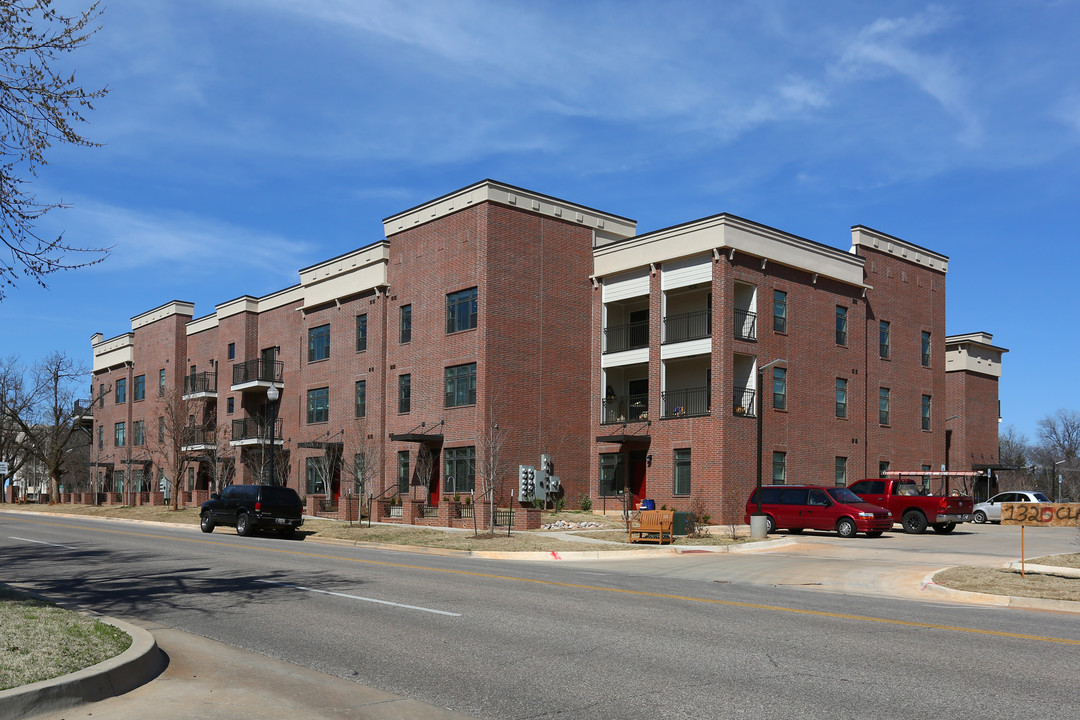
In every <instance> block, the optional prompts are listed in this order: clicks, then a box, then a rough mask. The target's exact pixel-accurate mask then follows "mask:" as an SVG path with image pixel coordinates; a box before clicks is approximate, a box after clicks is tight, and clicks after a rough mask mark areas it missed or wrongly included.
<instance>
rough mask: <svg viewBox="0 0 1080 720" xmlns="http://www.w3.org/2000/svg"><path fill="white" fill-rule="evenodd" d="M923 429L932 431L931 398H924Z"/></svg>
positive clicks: (927, 396)
mask: <svg viewBox="0 0 1080 720" xmlns="http://www.w3.org/2000/svg"><path fill="white" fill-rule="evenodd" d="M922 429H923V430H929V429H930V396H929V395H923V396H922Z"/></svg>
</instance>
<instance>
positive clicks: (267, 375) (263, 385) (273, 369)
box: [231, 358, 285, 392]
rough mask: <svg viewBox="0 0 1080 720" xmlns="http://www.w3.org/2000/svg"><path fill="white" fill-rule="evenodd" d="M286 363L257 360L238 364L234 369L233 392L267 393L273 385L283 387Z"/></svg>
mask: <svg viewBox="0 0 1080 720" xmlns="http://www.w3.org/2000/svg"><path fill="white" fill-rule="evenodd" d="M284 370H285V363H283V362H282V361H280V360H275V361H273V362H267V361H263V360H260V359H258V358H256V359H255V360H246V361H244V362H241V363H236V364H235V365H233V367H232V371H233V372H232V388H231V389H232V390H233V392H266V389H267V388H268V387H270V386H271V385H278V386H280V385H281V378H282V373H283V372H284Z"/></svg>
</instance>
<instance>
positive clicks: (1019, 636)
mask: <svg viewBox="0 0 1080 720" xmlns="http://www.w3.org/2000/svg"><path fill="white" fill-rule="evenodd" d="M19 519H20V520H22V518H19ZM25 522H33V523H37V524H40V525H51V526H55V527H62V528H66V529H69V530H70V529H72V527H73V526H71V525H65V524H63V523H57V522H47V521H44V520H26V521H25ZM79 529H87V530H91V531H93V532H100V533H110V534H113V535H128V536H131V537H142V538H154V539H156V540H176V538H174V537H167V536H164V535H153V534H151V533H139V532H129V531H126V530H106V529H99V528H79ZM182 541H183V542H187V543H198V544H202V545H216V546H219V547H227V548H230V549H233V550H235V549H236V548H237V547H238V546H237V545H234V544H232V543H224V542H218V541H216V540H203V539H191V538H182ZM240 547H244V548H246V549H249V550H263V551H265V552H271V553H280V554H282V555H294V556H297V557H310V558H319V559H323V560H342V561H344V562H350V563H359V564H363V565H377V566H381V567H392V568H400V569H403V570H423V571H426V572H436V573H444V574H447V575H460V576H464V577H476V578H487V579H490V580H507V581H511V582H520V583H532V584H534V585H544V586H547V587H562V588H571V589H575V590H594V591H597V592H606V593H618V594H621V595H632V596H636V597H649V598H658V599H661V600H682V601H684V602H693V603H704V604H707V605H721V606H725V607H738V608H748V609H752V610H768V611H771V612H784V613H791V614H794V615H810V616H814V617H825V618H835V619H838V620H860V621H863V622H872V623H880V624H884V625H899V626H902V627H912V628H923V629H928V630H947V631H952V632H964V633H971V634H973V635H988V636H992V637H1003V638H1013V639H1016V640H1034V641H1037V642H1047V643H1057V644H1060V645H1078V646H1080V640H1070V639H1069V638H1056V637H1049V636H1045V635H1027V634H1025V633H1012V632H1004V631H1002V630H983V629H980V628H969V627H961V626H959V625H939V624H936V623H925V622H916V621H913V620H896V619H893V618H881V617H874V616H872V615H852V614H848V613H837V612H828V611H825V610H803V609H799V608H790V607H783V606H780V605H765V604H762V603H748V602H739V601H736V600H718V599H715V598H701V597H693V596H690V595H672V594H669V593H657V592H648V591H645V590H626V589H622V588H606V587H599V586H596V585H582V584H579V583H569V582H560V581H557V580H537V579H533V578H521V577H512V576H510V575H497V574H495V573H483V572H475V571H472V570H454V569H450V568H433V567H425V566H423V565H412V564H409V563H397V562H388V561H385V560H365V559H362V558H350V557H342V556H340V555H326V554H323V553H313V552H303V551H300V550H283V549H280V548H272V547H259V548H253V547H249V546H240Z"/></svg>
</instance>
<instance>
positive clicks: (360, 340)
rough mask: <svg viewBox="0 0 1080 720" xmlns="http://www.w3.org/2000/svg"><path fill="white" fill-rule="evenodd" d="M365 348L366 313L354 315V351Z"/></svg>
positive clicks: (360, 350)
mask: <svg viewBox="0 0 1080 720" xmlns="http://www.w3.org/2000/svg"><path fill="white" fill-rule="evenodd" d="M364 350H367V314H366V313H365V314H364V315H357V316H356V352H362V351H364Z"/></svg>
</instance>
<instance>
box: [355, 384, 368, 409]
mask: <svg viewBox="0 0 1080 720" xmlns="http://www.w3.org/2000/svg"><path fill="white" fill-rule="evenodd" d="M365 415H367V380H357V381H356V417H358V418H362V417H364V416H365Z"/></svg>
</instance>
